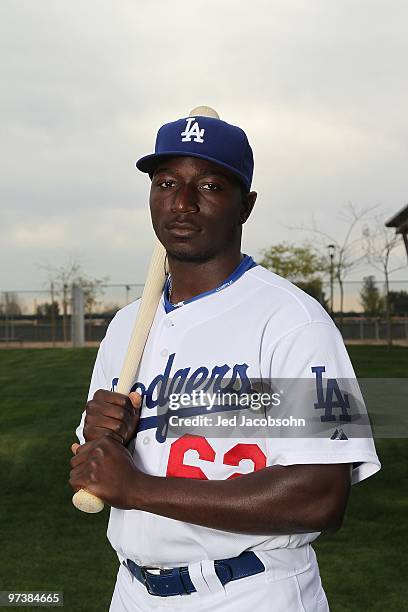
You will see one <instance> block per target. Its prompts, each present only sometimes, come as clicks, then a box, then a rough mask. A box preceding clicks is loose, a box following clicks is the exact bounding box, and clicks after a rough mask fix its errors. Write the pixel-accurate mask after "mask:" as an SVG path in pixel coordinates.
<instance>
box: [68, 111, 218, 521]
mask: <svg viewBox="0 0 408 612" xmlns="http://www.w3.org/2000/svg"><path fill="white" fill-rule="evenodd" d="M194 116H200V117H212V118H213V119H219V118H220V117H219V115H218V113H217V111H215V110H214V109H213V108H211V107H210V106H197V107H196V108H193V110H192V111H191V112H190V114H189V117H194ZM165 257H166V251H165V249H164V247H163V246H162V244H160V242H157V243H156V247H155V249H154V251H153V255H152V259H151V262H150V267H149V270H148V273H147V278H146V284H145V286H144V289H143V293H142V300H141V302H140V306H139V310H138V312H137V315H136V320H135V325H134V328H133V332H132V336H131V338H130V342H129V346H128V349H127V352H126V357H125V361H124V363H123V367H122V371H121V373H120V376H119V380H118V386H117V388H116V391H117V393H123V394H124V395H127V394H128V393H129V391H130V389H131V387H132V385H133V383H134V379H135V376H136V372H137V369H138V367H139V363H140V359H141V357H142V354H143V349H144V347H145V344H146V340H147V337H148V335H149V331H150V328H151V326H152V323H153V319H154V315H155V313H156V309H157V305H158V303H159V301H160V298H161V295H162V291H163V286H164V282H165V273H164V261H165ZM72 503H73V504H74V506H75V507H76V508H78V510H82V512H88V513H96V512H100V511H101V510H103V507H104V503H103V501H102V500H101V499H99V497H96V495H93V494H92V493H89V491H86V490H85V489H80V490H79V491H77V492H76V493H75V494H74V496H73V498H72Z"/></svg>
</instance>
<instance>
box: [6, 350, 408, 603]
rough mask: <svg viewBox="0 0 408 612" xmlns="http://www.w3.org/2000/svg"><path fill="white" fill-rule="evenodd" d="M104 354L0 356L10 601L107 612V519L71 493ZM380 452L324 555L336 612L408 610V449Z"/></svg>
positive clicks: (387, 371) (390, 364) (383, 366)
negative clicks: (46, 597) (91, 389)
mask: <svg viewBox="0 0 408 612" xmlns="http://www.w3.org/2000/svg"><path fill="white" fill-rule="evenodd" d="M95 352H96V351H95V350H94V349H78V350H70V349H66V350H61V349H44V350H36V349H32V350H30V349H27V350H19V349H12V350H8V351H6V350H4V351H1V352H0V382H1V390H2V393H1V399H0V474H1V491H2V495H1V505H0V524H1V540H0V541H1V555H0V590H12V589H16V590H52V591H54V590H59V591H64V600H65V605H64V607H65V609H66V610H68V611H69V612H71V611H75V612H93V611H98V612H102V611H104V610H107V609H108V607H109V601H110V596H111V592H112V589H113V585H114V580H115V575H116V569H117V560H116V555H115V554H114V552H113V551H112V550H111V548H110V546H109V544H108V543H107V540H106V537H105V533H106V523H107V519H108V513H107V511H106V510H105V511H104V512H103V513H101V514H100V515H93V516H89V515H85V514H82V513H80V512H78V511H76V510H75V509H74V508H73V507H72V505H71V501H70V500H71V491H70V488H69V486H68V484H67V479H68V472H69V459H70V450H69V447H70V443H71V442H72V441H73V438H74V436H73V432H74V429H75V427H76V425H77V422H78V419H79V416H80V413H81V411H82V406H83V404H84V398H85V396H86V391H87V386H88V380H89V377H90V372H91V368H92V364H93V360H94V357H95ZM350 354H351V357H352V360H353V363H354V365H355V369H356V371H357V374H358V375H359V376H361V377H369V376H381V377H387V376H388V377H402V376H407V375H408V349H405V348H401V347H395V348H393V350H391V351H388V350H387V348H386V347H364V346H355V347H350ZM377 449H378V453H379V455H380V458H381V461H382V463H383V468H382V470H381V472H380V473H379V474H377V475H376V476H374V477H373V478H370V479H369V480H368V481H367V482H363V483H361V484H359V485H357V486H356V487H355V488H354V489H353V493H352V496H351V500H350V504H349V507H348V511H347V515H346V520H345V523H344V526H343V529H342V530H341V531H339V532H338V533H337V534H334V535H333V536H325V537H321V538H320V539H319V541H318V542H317V543H316V545H315V548H316V550H317V554H318V558H319V563H320V567H321V574H322V579H323V583H324V586H325V588H326V592H327V594H328V597H329V601H330V604H331V609H332V611H333V612H346V611H347V612H348V611H352V612H363V611H364V612H365V611H370V612H371V611H373V612H380V611H381V612H384V611H387V612H388V611H391V610H392V611H399V610H401V611H402V610H406V609H407V602H408V586H407V580H406V569H405V568H406V558H407V555H408V547H407V541H408V529H407V516H408V499H407V490H408V470H407V450H408V441H407V440H379V441H378V442H377ZM5 609H6V608H5ZM9 609H11V608H9ZM25 609H26V610H34V609H38V608H25Z"/></svg>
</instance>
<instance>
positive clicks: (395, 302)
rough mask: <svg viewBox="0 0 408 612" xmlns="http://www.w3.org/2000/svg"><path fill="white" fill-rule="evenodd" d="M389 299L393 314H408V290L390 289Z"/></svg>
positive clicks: (400, 315)
mask: <svg viewBox="0 0 408 612" xmlns="http://www.w3.org/2000/svg"><path fill="white" fill-rule="evenodd" d="M388 299H389V303H390V310H391V313H392V314H393V315H396V316H398V317H406V316H408V291H390V292H389V294H388Z"/></svg>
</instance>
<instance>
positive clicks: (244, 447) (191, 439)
mask: <svg viewBox="0 0 408 612" xmlns="http://www.w3.org/2000/svg"><path fill="white" fill-rule="evenodd" d="M189 450H195V451H197V453H198V456H199V458H200V459H202V460H203V461H211V462H212V463H214V461H215V450H214V449H213V447H212V446H211V444H210V443H209V442H208V440H206V439H205V438H203V437H201V436H191V435H185V436H182V437H181V438H179V439H178V440H176V441H175V442H173V444H172V445H171V448H170V454H169V461H168V463H167V472H166V476H177V477H179V478H196V479H199V480H208V478H207V476H206V475H205V474H204V472H203V470H202V469H201V468H199V467H197V466H195V465H186V464H185V463H184V456H185V454H186V452H187V451H189ZM242 459H250V460H251V461H252V463H253V465H254V472H256V471H257V470H261V469H262V468H264V467H266V456H265V454H264V452H263V451H262V450H261V449H260V448H259V446H258V445H257V444H242V443H239V444H235V446H233V447H232V448H231V449H230V450H229V451H227V452H226V453H225V454H224V457H223V461H222V462H223V464H224V465H235V466H238V465H239V464H240V462H241V460H242ZM237 476H242V474H240V473H239V472H234V474H231V476H229V478H236V477H237Z"/></svg>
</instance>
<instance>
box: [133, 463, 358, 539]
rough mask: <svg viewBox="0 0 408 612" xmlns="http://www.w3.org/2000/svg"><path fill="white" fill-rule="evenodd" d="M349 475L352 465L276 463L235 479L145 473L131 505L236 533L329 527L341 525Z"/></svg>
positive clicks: (325, 528)
mask: <svg viewBox="0 0 408 612" xmlns="http://www.w3.org/2000/svg"><path fill="white" fill-rule="evenodd" d="M313 468H314V470H313ZM311 470H313V473H311ZM349 474H350V467H349V466H348V465H347V464H339V465H330V466H321V465H320V466H287V467H283V466H274V467H269V468H266V469H263V470H260V471H258V472H255V473H252V474H247V475H244V476H241V477H239V478H234V479H232V480H194V479H188V478H162V477H157V476H149V475H144V477H143V479H142V480H140V479H138V482H137V485H136V486H135V487H133V491H132V493H131V495H132V500H131V507H133V508H137V509H140V510H144V511H146V512H152V513H154V514H159V515H161V516H166V517H169V518H173V519H177V520H179V521H184V522H188V523H193V524H197V525H203V526H205V527H211V528H214V529H221V530H224V531H232V532H235V533H247V534H287V533H308V532H313V531H324V530H329V529H336V528H338V527H339V526H340V524H341V521H342V517H343V513H344V509H345V506H346V503H347V498H348V493H349V481H350V478H349ZM311 476H312V477H311Z"/></svg>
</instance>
